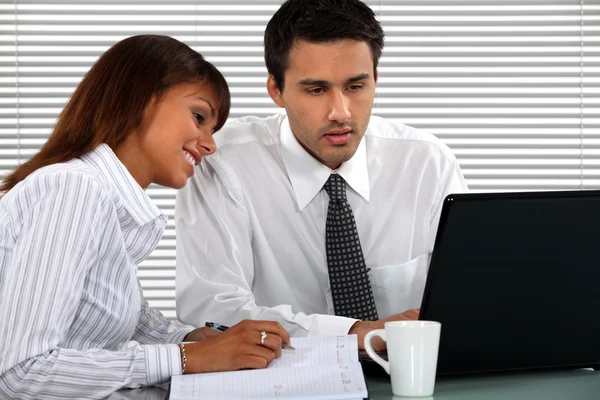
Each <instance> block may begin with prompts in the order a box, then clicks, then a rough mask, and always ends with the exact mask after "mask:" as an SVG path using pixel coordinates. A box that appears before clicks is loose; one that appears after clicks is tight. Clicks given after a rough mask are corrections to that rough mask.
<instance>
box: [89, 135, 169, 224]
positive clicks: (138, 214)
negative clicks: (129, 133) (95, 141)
mask: <svg viewBox="0 0 600 400" xmlns="http://www.w3.org/2000/svg"><path fill="white" fill-rule="evenodd" d="M80 158H81V160H82V161H83V162H84V163H86V164H88V165H90V166H91V167H93V168H94V169H95V170H97V171H98V172H99V173H100V174H101V175H102V176H104V177H105V178H106V179H107V181H108V182H109V183H110V184H112V185H113V186H115V188H116V190H117V193H118V195H119V197H120V198H121V202H122V204H123V206H124V207H125V209H126V210H127V211H128V212H129V214H130V215H131V216H132V218H133V219H134V220H135V221H136V222H137V223H138V224H139V225H146V224H147V223H149V222H150V221H152V220H154V219H156V218H158V217H161V219H163V220H164V219H165V217H164V216H163V215H162V214H161V212H160V210H159V209H158V207H156V205H154V204H153V203H152V201H151V200H150V197H148V195H147V194H146V192H145V191H144V189H142V187H141V186H140V185H139V184H138V183H137V181H136V180H135V179H134V178H133V176H132V175H131V174H130V173H129V171H128V170H127V168H126V167H125V165H123V163H122V162H121V160H119V159H118V158H117V156H116V155H115V153H114V152H113V151H112V149H111V148H110V147H109V146H108V145H107V144H101V145H100V146H98V147H96V149H94V150H92V151H91V152H89V153H87V154H85V155H84V156H82V157H80Z"/></svg>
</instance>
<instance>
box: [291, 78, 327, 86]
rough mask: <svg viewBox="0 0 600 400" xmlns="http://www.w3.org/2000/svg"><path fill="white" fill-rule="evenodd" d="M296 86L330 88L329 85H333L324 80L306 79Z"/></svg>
mask: <svg viewBox="0 0 600 400" xmlns="http://www.w3.org/2000/svg"><path fill="white" fill-rule="evenodd" d="M296 85H298V86H329V85H331V82H329V81H326V80H324V79H310V78H306V79H302V80H300V81H298V83H297V84H296Z"/></svg>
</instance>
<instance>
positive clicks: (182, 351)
mask: <svg viewBox="0 0 600 400" xmlns="http://www.w3.org/2000/svg"><path fill="white" fill-rule="evenodd" d="M178 346H179V350H180V352H181V374H182V375H183V374H185V364H186V363H187V355H186V354H185V345H184V344H183V343H179V344H178Z"/></svg>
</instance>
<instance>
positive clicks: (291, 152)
mask: <svg viewBox="0 0 600 400" xmlns="http://www.w3.org/2000/svg"><path fill="white" fill-rule="evenodd" d="M280 136H281V156H282V159H283V164H284V166H285V169H286V170H287V173H288V176H289V179H290V182H291V184H292V187H293V189H294V193H295V194H296V201H297V203H298V208H299V210H300V211H302V210H303V209H304V207H306V206H307V205H308V203H310V202H311V201H312V199H313V198H314V197H315V196H316V195H317V193H319V191H320V190H321V189H322V188H323V185H324V184H325V182H327V179H328V178H329V175H331V174H332V173H335V172H337V173H338V174H340V175H341V176H342V178H344V180H345V181H346V182H347V183H348V185H349V186H350V187H351V188H352V189H353V190H354V191H355V192H356V193H358V194H359V195H360V196H361V197H362V198H364V199H365V200H366V201H367V202H368V201H369V196H370V190H369V173H368V170H367V147H366V145H365V139H364V137H363V138H362V139H361V141H360V144H359V145H358V149H357V150H356V153H354V155H353V156H352V158H351V159H350V160H348V161H346V162H345V163H343V164H342V165H341V166H340V167H339V168H338V169H337V171H333V170H332V169H330V168H329V167H327V166H325V165H324V164H322V163H321V162H319V161H317V159H315V158H314V157H313V156H312V155H311V154H310V153H308V152H307V151H306V150H305V149H304V147H302V145H300V143H298V140H297V139H296V137H295V136H294V134H293V133H292V129H291V128H290V124H289V120H288V118H287V117H286V118H284V119H283V120H282V122H281V126H280Z"/></svg>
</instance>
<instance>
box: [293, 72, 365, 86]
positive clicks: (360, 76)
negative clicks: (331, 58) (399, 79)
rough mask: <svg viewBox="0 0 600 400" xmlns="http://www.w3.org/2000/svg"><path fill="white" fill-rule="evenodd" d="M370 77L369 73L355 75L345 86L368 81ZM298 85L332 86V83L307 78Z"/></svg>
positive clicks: (347, 80)
mask: <svg viewBox="0 0 600 400" xmlns="http://www.w3.org/2000/svg"><path fill="white" fill-rule="evenodd" d="M369 76H370V75H369V74H367V73H362V74H358V75H355V76H352V77H350V78H348V79H346V82H344V84H345V85H347V84H349V83H354V82H359V81H362V80H364V79H367V78H368V77H369ZM297 85H298V86H331V85H332V83H331V82H329V81H328V80H325V79H311V78H306V79H302V80H300V81H298V83H297Z"/></svg>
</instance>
